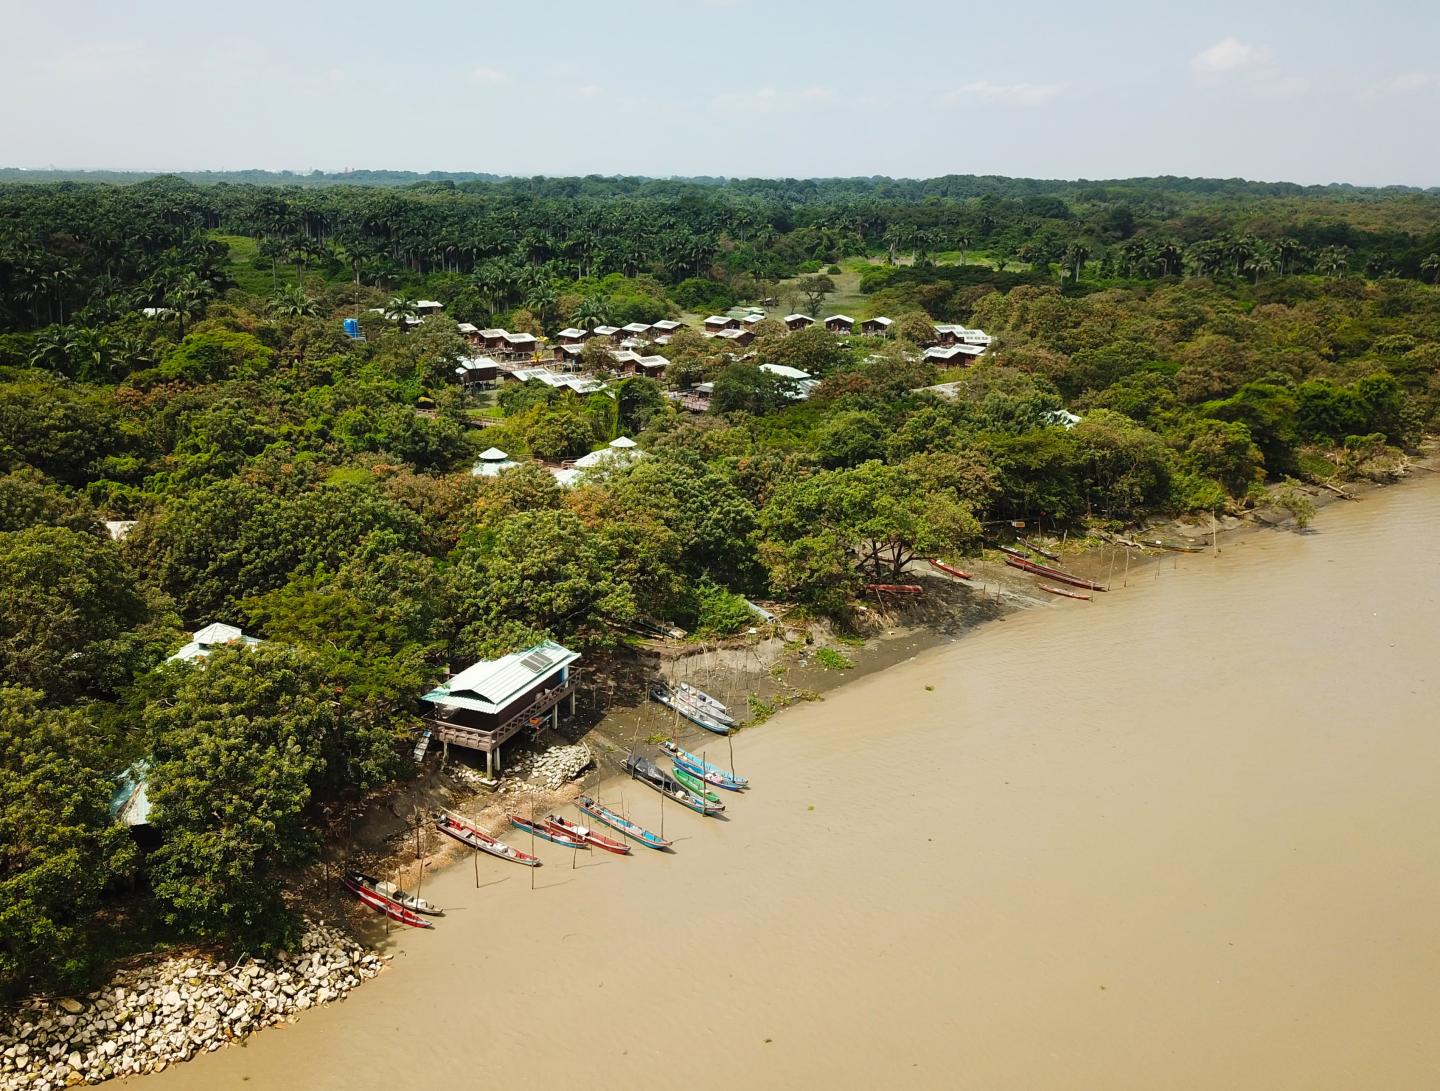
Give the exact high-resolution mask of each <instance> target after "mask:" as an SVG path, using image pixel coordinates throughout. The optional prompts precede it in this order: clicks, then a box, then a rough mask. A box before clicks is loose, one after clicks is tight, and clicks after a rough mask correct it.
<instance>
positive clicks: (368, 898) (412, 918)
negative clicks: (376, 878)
mask: <svg viewBox="0 0 1440 1091" xmlns="http://www.w3.org/2000/svg"><path fill="white" fill-rule="evenodd" d="M367 878H368V876H365V875H361V874H359V873H358V872H353V871H352V872H349V873H348V874H346V875H345V876H344V877H343V878H342V879H341V880H340V882H341V883H343V884H344V886H345V889H346V890H349V891H350V892H351V893H353V894H354V895H355V896H356V897H357V898H359V899H360V900H361V901H362V902H364V903H365V904H366V905H368V906H369V907H370V908H371V909H373V910H375V911H376V912H377V913H384V914H385V915H386V916H387V917H389V918H390V919H391V920H392V921H399V922H400V923H401V924H408V925H409V926H410V927H411V928H434V927H435V926H434V925H433V924H431V923H430V922H429V921H427V920H426V919H425V918H424V917H422V916H420V914H419V913H416V912H415V911H414V910H413V909H406V908H405V907H404V906H403V905H401V904H400V903H399V902H397V901H394V900H393V899H391V898H387V897H385V895H383V894H380V893H377V892H376V890H375V888H374V887H373V886H371V885H367V884H366V883H365V882H364V880H365V879H367Z"/></svg>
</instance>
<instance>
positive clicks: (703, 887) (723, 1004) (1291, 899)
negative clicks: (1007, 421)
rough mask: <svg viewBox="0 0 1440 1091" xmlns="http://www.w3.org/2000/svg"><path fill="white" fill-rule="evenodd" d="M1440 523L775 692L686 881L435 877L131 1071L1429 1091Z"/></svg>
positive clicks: (1231, 570)
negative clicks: (234, 1031)
mask: <svg viewBox="0 0 1440 1091" xmlns="http://www.w3.org/2000/svg"><path fill="white" fill-rule="evenodd" d="M1437 518H1440V482H1436V481H1435V480H1433V479H1430V480H1420V481H1417V482H1416V483H1414V485H1412V486H1409V487H1406V488H1401V489H1393V490H1386V491H1384V492H1379V493H1376V494H1373V495H1372V496H1371V497H1369V498H1368V499H1367V501H1366V502H1365V503H1364V504H1353V505H1341V506H1338V507H1335V508H1332V509H1330V510H1329V511H1326V512H1324V513H1322V515H1321V516H1320V518H1319V520H1318V521H1317V526H1316V529H1315V531H1314V532H1312V533H1308V534H1304V535H1293V534H1268V535H1251V536H1249V537H1246V538H1243V539H1239V540H1237V541H1235V542H1234V544H1233V545H1232V546H1231V547H1230V548H1226V545H1225V542H1224V539H1223V538H1222V542H1221V545H1222V550H1221V554H1220V557H1219V558H1218V559H1217V558H1214V557H1209V556H1204V557H1179V558H1176V559H1174V561H1173V562H1172V563H1169V564H1164V565H1157V566H1155V567H1154V568H1153V569H1151V570H1150V571H1149V572H1148V573H1147V576H1148V579H1147V580H1145V581H1143V582H1142V581H1136V580H1134V579H1132V580H1131V586H1130V588H1128V589H1125V590H1124V592H1123V593H1121V592H1112V593H1111V594H1110V595H1108V596H1102V597H1101V599H1100V600H1098V601H1097V602H1096V603H1094V604H1086V603H1070V602H1063V603H1057V605H1056V608H1055V609H1052V610H1046V611H1024V612H1018V613H1015V614H1012V615H1010V616H1009V617H1007V619H1006V620H1005V621H1003V622H1002V623H1000V624H997V625H993V626H988V627H986V628H985V629H984V630H983V631H982V632H981V633H980V634H979V635H978V636H969V637H964V638H961V639H958V640H955V641H952V642H949V643H947V644H945V645H944V646H942V647H937V648H935V649H932V650H929V651H925V652H922V653H921V654H919V655H917V656H915V657H914V658H913V659H910V660H908V661H907V662H904V663H902V664H899V665H897V666H895V667H893V668H892V669H889V670H885V671H882V672H878V673H875V674H872V675H869V676H867V677H864V678H860V679H857V680H855V681H854V682H852V683H849V684H847V685H846V687H845V692H844V699H843V700H838V699H832V700H828V701H825V702H821V703H804V704H799V705H796V706H793V707H792V708H790V709H787V710H786V711H785V712H784V713H782V714H780V715H777V716H776V717H775V718H774V720H773V721H772V722H771V723H770V724H768V725H767V726H766V727H765V729H764V730H762V731H755V732H745V733H742V735H741V736H740V739H739V740H737V763H739V764H741V765H742V770H743V771H745V772H747V773H748V774H749V775H751V776H752V778H753V779H754V782H755V784H756V788H755V790H754V791H753V792H752V793H749V794H748V795H747V796H745V797H743V798H741V799H738V800H736V801H734V802H733V804H732V807H731V816H730V820H729V821H714V820H706V819H701V818H699V817H698V816H695V815H691V814H689V813H688V812H680V811H668V812H667V813H666V827H667V834H670V835H672V836H675V837H677V838H678V839H679V846H678V851H677V852H676V853H675V854H674V855H673V856H669V857H662V856H660V855H659V854H654V853H647V854H644V855H637V856H636V857H635V858H632V859H620V858H604V859H593V858H587V857H586V856H585V855H584V854H582V855H581V856H580V857H579V858H578V859H573V860H572V855H571V854H569V853H566V852H563V851H560V850H558V849H553V848H552V847H548V846H542V847H541V849H540V853H541V855H542V857H544V858H545V860H546V863H547V866H546V867H545V868H542V869H540V871H539V872H538V873H536V874H535V881H536V888H535V889H534V890H533V891H532V890H531V889H530V888H529V879H530V875H529V874H528V873H526V872H525V871H524V870H523V869H519V868H515V867H513V866H510V865H506V864H503V863H501V862H498V861H488V860H487V861H481V865H482V866H481V868H480V874H479V885H478V886H477V885H476V880H475V875H474V871H473V869H472V868H471V867H469V866H467V867H464V868H452V869H448V870H445V871H443V872H441V873H440V874H439V875H437V876H435V877H433V880H432V885H431V888H430V893H431V895H432V896H433V897H435V898H437V899H439V900H441V901H443V902H444V903H445V904H446V907H447V910H448V915H447V917H446V918H445V920H444V922H443V927H441V928H437V929H436V930H435V931H434V932H433V933H427V934H423V935H416V934H403V935H402V934H398V933H395V934H392V935H391V936H389V937H388V938H387V937H385V936H384V935H383V933H380V932H379V931H378V930H376V932H375V936H374V938H375V939H376V941H377V942H378V943H380V944H382V945H384V946H385V947H386V948H387V950H389V951H391V952H392V953H395V954H396V955H397V958H396V962H395V963H394V965H393V967H392V969H391V970H390V971H389V972H387V973H385V974H383V975H381V977H380V978H378V979H377V980H376V981H374V982H372V983H370V984H369V985H367V986H366V987H365V988H364V989H360V990H358V991H357V992H356V993H354V994H353V995H352V996H351V997H350V998H349V999H348V1000H347V1001H346V1002H345V1003H344V1004H343V1005H330V1006H327V1007H326V1008H324V1009H321V1010H317V1011H313V1012H309V1013H306V1015H305V1017H304V1018H303V1019H301V1020H300V1021H299V1022H298V1023H296V1024H295V1025H293V1026H290V1027H287V1028H286V1029H285V1031H284V1032H283V1033H277V1032H275V1031H271V1032H269V1033H265V1034H261V1035H258V1036H256V1037H255V1038H253V1039H252V1040H251V1041H250V1042H249V1043H248V1045H247V1048H245V1049H243V1050H235V1049H230V1050H222V1051H219V1052H218V1053H216V1054H213V1055H207V1056H206V1057H203V1058H201V1059H199V1060H197V1061H196V1062H193V1063H192V1064H190V1065H187V1066H184V1068H183V1069H182V1070H178V1071H177V1070H172V1071H169V1072H166V1073H165V1074H164V1075H163V1076H161V1077H158V1078H155V1079H154V1080H152V1081H149V1082H153V1083H154V1085H155V1086H156V1087H163V1086H167V1085H169V1086H175V1087H182V1086H184V1087H203V1088H217V1089H218V1088H230V1087H235V1088H238V1087H241V1086H242V1085H243V1086H245V1087H247V1088H267V1087H277V1088H278V1087H289V1086H306V1087H313V1088H326V1087H332V1086H333V1087H339V1086H341V1085H342V1084H343V1085H344V1086H345V1087H346V1088H347V1089H354V1088H357V1087H359V1088H364V1087H368V1086H375V1087H381V1086H386V1087H389V1086H394V1085H395V1084H397V1083H400V1084H411V1083H418V1084H424V1085H427V1086H429V1085H434V1086H441V1087H443V1086H451V1085H462V1084H463V1083H465V1082H467V1081H472V1080H475V1079H480V1078H483V1079H485V1080H489V1081H497V1082H513V1081H515V1080H525V1081H527V1082H535V1081H543V1082H577V1081H583V1082H584V1083H586V1084H587V1085H589V1086H592V1087H599V1088H608V1087H622V1086H626V1087H628V1086H632V1085H633V1084H634V1083H636V1082H637V1081H641V1080H647V1079H656V1078H668V1074H670V1073H674V1072H682V1071H683V1072H684V1073H685V1079H686V1081H687V1083H689V1084H692V1085H696V1086H699V1087H712V1086H714V1087H719V1086H730V1085H732V1084H733V1083H734V1082H736V1081H737V1080H740V1081H743V1082H746V1083H749V1084H751V1085H754V1086H761V1087H771V1086H796V1085H802V1086H809V1085H813V1084H816V1083H819V1082H822V1081H824V1082H827V1083H829V1084H833V1085H836V1086H843V1087H862V1086H876V1085H877V1084H883V1085H887V1086H894V1085H902V1086H927V1087H929V1086H935V1087H940V1086H944V1087H956V1086H960V1087H977V1088H978V1087H985V1088H989V1087H999V1086H1003V1087H1018V1088H1029V1087H1035V1088H1042V1087H1043V1088H1050V1087H1066V1088H1092V1087H1093V1088H1101V1087H1104V1088H1112V1089H1113V1088H1137V1089H1138V1088H1152V1087H1156V1086H1166V1087H1181V1088H1189V1087H1194V1088H1212V1087H1217V1086H1226V1087H1247V1088H1248V1087H1256V1088H1260V1087H1264V1088H1292V1087H1293V1088H1302V1087H1303V1088H1306V1089H1316V1088H1321V1089H1323V1088H1337V1089H1338V1088H1351V1087H1355V1086H1375V1085H1380V1086H1386V1087H1399V1088H1409V1087H1416V1088H1419V1087H1425V1086H1428V1081H1429V1078H1430V1077H1431V1076H1432V1075H1433V1072H1434V1071H1435V1070H1436V1068H1437V1066H1440V1049H1437V1047H1436V1046H1435V1040H1434V1036H1433V1034H1432V1033H1431V1032H1430V1026H1429V1023H1430V1015H1431V1013H1433V1011H1434V1010H1436V1007H1437V1004H1440V986H1437V985H1436V984H1435V983H1436V982H1437V981H1440V949H1437V948H1436V946H1435V944H1434V942H1433V927H1432V923H1431V918H1432V915H1433V913H1432V910H1433V906H1434V904H1436V901H1437V898H1440V865H1437V863H1436V859H1437V857H1436V854H1435V852H1434V848H1435V846H1436V844H1437V843H1440V806H1437V804H1436V802H1435V799H1434V792H1433V785H1432V784H1431V779H1432V778H1431V772H1430V771H1431V770H1433V769H1434V768H1435V767H1436V763H1437V760H1440V740H1437V737H1436V735H1435V733H1434V731H1433V729H1432V724H1433V709H1434V705H1435V699H1436V696H1437V687H1436V683H1435V679H1434V668H1433V658H1434V651H1435V649H1436V648H1437V647H1440V629H1437V622H1436V620H1435V619H1436V617H1437V616H1440V611H1437V606H1440V601H1437V600H1440V586H1437V578H1436V577H1435V575H1434V573H1435V572H1437V571H1440V543H1437V540H1436V539H1435V536H1434V534H1433V526H1434V524H1435V521H1436V519H1437ZM1132 571H1133V569H1132ZM1397 571H1404V572H1406V573H1407V575H1406V577H1405V578H1404V579H1401V580H1397V579H1396V578H1395V576H1394V573H1395V572H1397ZM602 791H603V793H604V794H605V795H606V796H607V797H608V798H611V799H613V800H615V801H617V802H618V801H620V800H622V799H623V801H624V805H625V806H627V807H628V808H630V809H631V810H632V811H634V812H635V813H636V814H637V816H643V815H644V814H647V813H649V812H650V811H656V812H657V813H655V814H654V815H652V817H651V824H652V825H655V824H658V822H659V814H658V806H659V801H658V797H655V796H653V795H650V794H647V793H644V792H643V790H641V789H639V788H637V787H634V786H631V785H628V784H626V783H625V782H611V783H608V784H606V785H604V786H603V788H602ZM572 863H573V864H577V865H578V866H577V867H575V868H574V870H572ZM562 1011H563V1012H568V1013H570V1014H569V1015H568V1016H567V1017H566V1018H565V1019H563V1020H560V1021H559V1022H558V1023H557V1021H556V1019H555V1018H554V1013H557V1012H562ZM437 1012H444V1013H451V1014H452V1015H453V1014H455V1013H461V1017H460V1019H459V1022H458V1023H457V1022H456V1021H454V1020H453V1019H449V1020H447V1019H442V1018H440V1017H439V1016H438V1015H437ZM539 1013H549V1014H550V1017H549V1018H539V1017H537V1016H538V1014H539ZM462 1028H463V1029H462ZM713 1058H724V1064H723V1065H716V1064H712V1063H711V1061H710V1059H713Z"/></svg>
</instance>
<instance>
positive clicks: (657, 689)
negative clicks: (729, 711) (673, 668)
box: [650, 683, 730, 735]
mask: <svg viewBox="0 0 1440 1091" xmlns="http://www.w3.org/2000/svg"><path fill="white" fill-rule="evenodd" d="M650 699H651V700H652V701H659V702H660V703H661V704H662V705H665V706H666V707H667V708H673V709H674V710H675V711H676V712H678V713H679V714H680V715H681V716H684V717H685V718H686V719H687V720H689V721H690V722H691V723H692V724H694V725H695V726H696V727H703V728H704V729H705V730H706V731H713V732H715V734H717V735H728V734H730V728H729V726H728V725H726V724H722V723H721V722H720V721H719V720H717V719H715V718H714V717H713V716H710V715H708V714H707V713H705V712H703V711H701V710H700V709H698V708H696V707H695V706H694V705H692V704H690V703H689V702H688V701H682V700H680V699H679V698H678V697H677V696H676V695H675V693H674V692H673V691H672V690H671V689H670V687H669V686H665V685H660V684H658V683H657V684H656V685H653V686H651V687H650Z"/></svg>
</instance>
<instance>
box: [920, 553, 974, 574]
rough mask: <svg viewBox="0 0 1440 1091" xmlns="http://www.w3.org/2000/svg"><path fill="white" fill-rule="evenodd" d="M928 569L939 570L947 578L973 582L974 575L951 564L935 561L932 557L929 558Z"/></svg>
mask: <svg viewBox="0 0 1440 1091" xmlns="http://www.w3.org/2000/svg"><path fill="white" fill-rule="evenodd" d="M930 567H931V568H935V569H939V570H940V571H941V572H944V573H945V574H946V575H947V576H954V577H955V578H956V579H958V580H973V579H974V578H975V577H974V575H972V574H971V573H969V572H966V571H965V570H964V569H963V568H956V567H955V566H954V565H953V564H946V563H945V562H944V561H937V560H936V559H935V558H934V557H931V558H930Z"/></svg>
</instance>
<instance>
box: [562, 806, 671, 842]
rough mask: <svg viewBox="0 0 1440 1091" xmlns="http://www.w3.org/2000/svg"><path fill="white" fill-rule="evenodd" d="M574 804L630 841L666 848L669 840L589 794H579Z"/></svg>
mask: <svg viewBox="0 0 1440 1091" xmlns="http://www.w3.org/2000/svg"><path fill="white" fill-rule="evenodd" d="M575 806H576V807H578V808H579V809H580V810H581V811H582V812H583V813H585V814H588V815H589V816H590V817H591V818H593V819H594V820H595V821H596V822H603V823H604V824H605V825H607V826H609V827H610V828H611V829H612V830H618V831H619V832H620V833H623V834H624V835H625V836H626V837H628V838H630V840H632V841H639V842H640V844H642V845H644V846H646V847H647V848H652V849H668V848H669V847H670V842H669V841H667V840H666V839H665V838H663V837H661V836H660V835H659V834H658V833H651V832H650V831H649V830H647V829H646V828H645V827H644V826H640V825H637V824H636V823H634V822H631V821H630V820H629V819H628V818H626V817H625V816H624V815H622V814H620V813H619V812H617V811H612V810H611V809H610V808H609V807H607V806H605V804H603V803H601V802H600V801H599V800H597V799H591V798H590V797H589V796H581V797H580V798H579V799H577V800H576V801H575Z"/></svg>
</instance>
